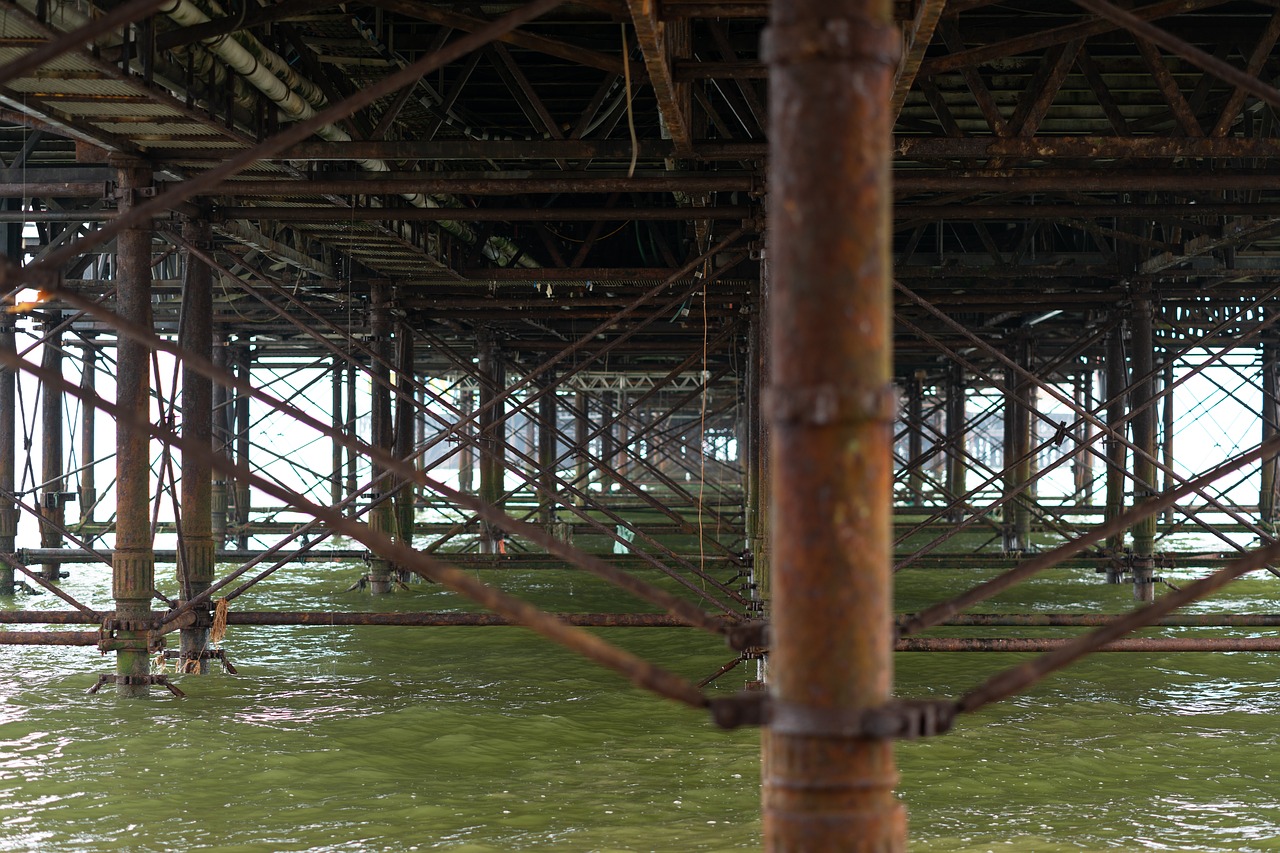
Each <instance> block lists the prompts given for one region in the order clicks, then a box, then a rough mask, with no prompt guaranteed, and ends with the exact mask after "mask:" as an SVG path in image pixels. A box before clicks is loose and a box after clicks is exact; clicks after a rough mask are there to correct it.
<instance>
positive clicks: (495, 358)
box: [477, 333, 507, 554]
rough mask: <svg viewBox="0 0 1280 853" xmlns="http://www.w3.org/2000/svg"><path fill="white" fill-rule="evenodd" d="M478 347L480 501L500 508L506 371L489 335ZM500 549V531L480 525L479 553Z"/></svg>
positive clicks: (503, 475)
mask: <svg viewBox="0 0 1280 853" xmlns="http://www.w3.org/2000/svg"><path fill="white" fill-rule="evenodd" d="M479 344H480V360H479V363H478V364H477V367H478V368H479V379H480V417H479V418H478V419H477V420H478V423H477V428H478V431H479V439H480V441H479V446H480V500H482V501H484V502H485V503H487V504H491V505H494V506H501V504H502V493H503V491H504V490H505V489H504V486H503V481H504V478H505V476H506V465H504V464H503V460H504V458H505V457H506V417H505V414H504V412H505V410H506V403H505V402H504V398H505V396H506V392H507V380H506V370H505V369H504V367H503V364H502V358H501V355H500V353H499V352H498V344H497V342H496V341H494V339H493V337H492V335H490V334H487V333H485V334H482V335H481V337H480V340H479ZM502 549H503V545H502V531H501V530H499V529H497V528H496V527H494V526H493V525H491V524H489V523H488V522H481V523H480V553H481V554H496V553H499V552H500V551H501V550H502Z"/></svg>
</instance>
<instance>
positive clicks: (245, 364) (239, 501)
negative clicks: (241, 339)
mask: <svg viewBox="0 0 1280 853" xmlns="http://www.w3.org/2000/svg"><path fill="white" fill-rule="evenodd" d="M245 340H246V342H245V343H242V344H241V345H240V346H239V347H237V348H236V349H237V358H236V365H237V368H238V370H237V374H236V375H237V377H238V378H239V379H240V381H241V382H243V383H245V384H246V385H249V384H252V382H253V351H252V350H251V349H250V348H249V344H248V342H247V341H248V338H246V339H245ZM235 437H236V464H238V465H243V466H244V467H245V468H249V467H250V463H249V395H248V394H246V393H244V392H243V391H238V392H236V404H235ZM251 500H252V492H251V491H250V488H249V481H248V480H237V481H236V530H237V531H238V533H239V536H238V544H239V546H240V550H241V551H245V550H248V548H249V510H250V506H249V504H250V501H251Z"/></svg>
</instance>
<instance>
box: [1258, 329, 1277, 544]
mask: <svg viewBox="0 0 1280 853" xmlns="http://www.w3.org/2000/svg"><path fill="white" fill-rule="evenodd" d="M1261 354H1262V411H1261V413H1260V420H1261V421H1262V440H1263V441H1264V442H1265V441H1267V440H1269V439H1271V438H1273V437H1274V436H1275V435H1276V434H1277V432H1280V430H1278V429H1277V425H1278V424H1280V420H1277V419H1278V418H1280V368H1278V366H1277V363H1276V359H1277V356H1278V355H1280V348H1277V342H1276V337H1275V335H1267V336H1266V337H1265V338H1264V339H1263V341H1262V346H1261ZM1277 461H1280V457H1277V456H1275V455H1271V456H1264V457H1263V458H1262V474H1261V483H1260V486H1259V489H1258V521H1259V523H1260V524H1261V525H1262V528H1263V529H1264V530H1266V531H1267V532H1268V533H1271V534H1272V535H1274V534H1275V532H1276V486H1277V478H1276V468H1277Z"/></svg>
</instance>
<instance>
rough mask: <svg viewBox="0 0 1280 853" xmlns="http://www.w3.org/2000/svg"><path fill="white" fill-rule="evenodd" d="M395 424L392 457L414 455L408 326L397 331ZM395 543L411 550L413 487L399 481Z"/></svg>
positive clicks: (411, 345) (414, 416) (416, 415)
mask: <svg viewBox="0 0 1280 853" xmlns="http://www.w3.org/2000/svg"><path fill="white" fill-rule="evenodd" d="M395 346H396V385H395V390H396V421H395V454H396V458H397V459H408V458H409V457H411V456H412V455H413V432H414V426H415V425H416V424H417V422H418V420H419V417H420V414H419V411H418V402H417V400H416V399H415V394H414V390H413V389H414V387H415V383H416V382H417V377H416V376H415V375H414V337H413V331H412V330H411V329H410V328H409V326H408V324H406V323H401V324H400V326H399V327H398V328H397V331H396V341H395ZM395 513H396V539H397V541H400V542H403V543H404V544H405V545H408V546H409V547H413V513H414V487H413V483H411V482H409V481H408V480H402V481H401V482H400V483H399V485H398V486H397V488H396V498H395Z"/></svg>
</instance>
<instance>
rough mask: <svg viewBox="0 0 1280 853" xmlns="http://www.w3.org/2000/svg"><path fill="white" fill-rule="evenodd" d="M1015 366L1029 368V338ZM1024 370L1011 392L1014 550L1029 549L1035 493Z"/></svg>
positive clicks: (1031, 405)
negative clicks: (1012, 392) (1032, 489)
mask: <svg viewBox="0 0 1280 853" xmlns="http://www.w3.org/2000/svg"><path fill="white" fill-rule="evenodd" d="M1018 366H1019V367H1021V368H1022V369H1023V371H1027V372H1029V371H1030V370H1031V339H1030V338H1029V337H1027V336H1025V335H1024V336H1023V337H1021V338H1020V339H1019V340H1018ZM1027 372H1024V373H1019V374H1018V378H1017V382H1016V385H1015V386H1014V387H1015V388H1016V391H1015V393H1014V409H1013V458H1014V468H1013V491H1014V493H1015V494H1016V495H1017V497H1016V498H1014V499H1013V505H1014V506H1013V535H1014V538H1015V540H1016V547H1015V549H1014V550H1017V551H1029V550H1030V549H1031V505H1032V503H1033V502H1034V500H1035V494H1034V493H1033V492H1032V491H1031V477H1032V469H1033V467H1034V464H1035V459H1034V454H1033V453H1032V447H1033V446H1034V442H1033V440H1032V435H1033V433H1032V425H1033V424H1034V423H1035V421H1034V420H1033V418H1032V411H1033V410H1034V409H1035V383H1034V382H1032V381H1031V377H1030V376H1029V375H1028V373H1027Z"/></svg>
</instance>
